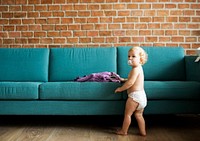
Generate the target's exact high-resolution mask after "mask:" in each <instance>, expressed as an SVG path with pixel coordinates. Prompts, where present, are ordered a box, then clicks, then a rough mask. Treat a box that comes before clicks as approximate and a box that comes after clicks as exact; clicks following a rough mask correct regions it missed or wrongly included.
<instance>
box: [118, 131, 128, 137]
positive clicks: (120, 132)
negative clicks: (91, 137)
mask: <svg viewBox="0 0 200 141" xmlns="http://www.w3.org/2000/svg"><path fill="white" fill-rule="evenodd" d="M116 134H117V135H122V136H126V135H127V133H126V132H124V131H123V130H117V131H116Z"/></svg>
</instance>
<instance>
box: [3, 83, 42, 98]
mask: <svg viewBox="0 0 200 141" xmlns="http://www.w3.org/2000/svg"><path fill="white" fill-rule="evenodd" d="M39 84H41V83H39V82H0V99H3V100H11V99H19V100H29V99H38V87H39Z"/></svg>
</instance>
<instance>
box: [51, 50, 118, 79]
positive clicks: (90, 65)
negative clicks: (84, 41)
mask: <svg viewBox="0 0 200 141" xmlns="http://www.w3.org/2000/svg"><path fill="white" fill-rule="evenodd" d="M116 63H117V62H116V48H114V47H109V48H100V47H98V48H51V50H50V71H49V73H50V78H49V79H50V81H71V80H74V79H75V78H77V77H79V76H80V77H82V76H84V75H89V74H91V73H97V72H104V71H109V72H116V69H117V66H116Z"/></svg>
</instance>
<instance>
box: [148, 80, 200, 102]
mask: <svg viewBox="0 0 200 141" xmlns="http://www.w3.org/2000/svg"><path fill="white" fill-rule="evenodd" d="M145 91H146V94H147V98H148V99H157V100H181V99H182V100H192V99H193V100H199V99H200V83H199V82H195V81H145Z"/></svg>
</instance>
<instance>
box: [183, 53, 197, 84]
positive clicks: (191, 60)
mask: <svg viewBox="0 0 200 141" xmlns="http://www.w3.org/2000/svg"><path fill="white" fill-rule="evenodd" d="M196 58H197V56H185V67H186V80H188V81H199V82H200V61H199V62H195V60H196Z"/></svg>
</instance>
